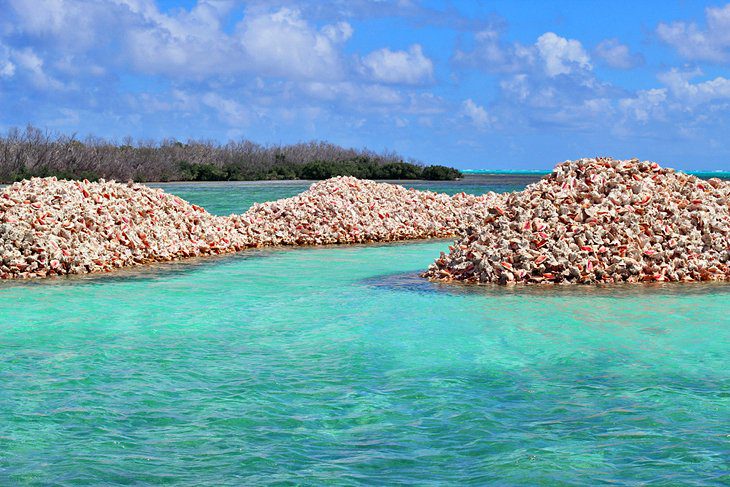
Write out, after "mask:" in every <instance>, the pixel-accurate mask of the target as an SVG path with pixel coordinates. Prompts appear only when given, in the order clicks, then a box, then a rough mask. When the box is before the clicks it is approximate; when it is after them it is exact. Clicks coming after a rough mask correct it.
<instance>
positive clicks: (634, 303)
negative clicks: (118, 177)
mask: <svg viewBox="0 0 730 487" xmlns="http://www.w3.org/2000/svg"><path fill="white" fill-rule="evenodd" d="M192 186H194V187H186V186H185V185H181V186H177V187H176V188H175V189H176V191H175V192H176V193H178V194H181V195H182V193H183V192H184V191H188V194H186V195H185V197H187V198H188V199H190V200H191V201H193V202H194V203H197V204H200V205H203V206H205V207H206V208H210V207H211V206H214V207H215V208H216V209H215V211H216V212H218V213H230V212H233V211H240V210H239V208H241V207H243V206H244V205H247V204H250V203H249V201H253V200H256V199H259V198H260V199H269V198H268V196H269V195H273V194H274V193H275V192H276V191H282V188H281V187H278V186H277V187H276V189H271V190H267V189H266V184H261V183H260V184H259V185H253V186H254V189H253V190H251V189H250V188H248V189H247V188H241V187H240V186H239V185H232V186H230V187H229V186H226V187H222V188H218V187H213V188H209V189H206V190H205V191H201V190H200V189H196V188H198V186H195V185H192ZM178 189H179V190H180V191H177V190H178ZM454 189H456V188H454ZM169 190H170V191H172V190H173V189H172V188H170V189H169ZM249 190H251V191H254V190H255V191H259V193H257V194H256V195H255V196H252V195H251V194H248V193H246V191H249ZM269 191H270V192H269ZM226 202H229V203H226ZM216 205H218V206H216ZM447 245H448V242H444V241H439V242H426V243H424V242H419V243H409V244H394V245H380V246H353V247H326V248H307V249H297V250H268V251H252V252H248V253H241V254H238V255H235V256H228V257H222V258H209V259H199V260H195V261H190V262H186V263H177V264H170V265H158V266H154V267H150V268H146V269H142V270H133V271H124V272H121V273H118V274H115V275H113V276H96V277H86V278H73V279H58V280H51V281H43V282H31V283H2V284H0V310H1V311H0V313H1V314H0V353H1V354H2V365H1V366H0V387H1V389H0V485H16V484H38V485H45V484H61V485H64V484H66V485H77V484H109V483H170V484H184V485H250V484H275V483H289V484H306V485H320V484H338V485H339V484H380V485H393V484H419V485H422V484H432V485H437V484H438V485H443V484H472V485H483V484H496V485H514V484H522V485H535V484H543V485H564V484H576V485H578V484H580V485H586V484H589V485H593V484H600V483H605V484H609V483H616V484H622V485H625V484H635V485H638V484H642V485H643V484H645V483H651V484H652V485H727V484H728V483H729V482H730V472H729V467H728V454H729V451H730V427H729V426H728V424H729V423H730V422H729V421H728V418H730V359H729V358H728V357H729V356H730V353H729V352H730V286H725V285H686V286H684V285H665V286H639V287H634V286H631V287H604V288H592V287H591V288H588V287H581V288H573V287H557V288H510V289H505V288H496V287H487V286H485V287H467V286H450V285H440V284H433V283H429V282H427V281H424V280H421V279H420V278H418V277H417V272H418V271H419V270H421V269H423V268H425V267H426V266H427V265H428V264H429V263H430V262H431V261H432V260H433V258H434V257H435V256H436V255H438V252H439V251H441V250H445V248H446V247H447Z"/></svg>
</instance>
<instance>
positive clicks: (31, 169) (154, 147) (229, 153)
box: [0, 126, 462, 183]
mask: <svg viewBox="0 0 730 487" xmlns="http://www.w3.org/2000/svg"><path fill="white" fill-rule="evenodd" d="M35 176H38V177H46V176H56V177H58V178H63V179H89V180H97V179H100V178H104V179H115V180H117V181H128V180H133V181H138V182H153V181H253V180H270V179H326V178H329V177H333V176H356V177H359V178H366V179H430V180H453V179H458V178H460V177H461V176H462V175H461V173H460V172H459V171H458V170H456V169H454V168H451V167H447V166H441V165H431V166H425V165H423V164H421V163H419V162H418V161H414V160H409V161H404V159H403V158H402V157H401V156H400V155H399V154H397V153H395V152H380V153H377V152H373V151H370V150H367V149H350V148H344V147H340V146H338V145H335V144H331V143H328V142H322V141H312V142H304V143H298V144H291V145H261V144H257V143H255V142H251V141H249V140H240V141H230V142H227V143H225V144H219V143H217V142H214V141H204V140H189V141H187V142H185V143H183V142H179V141H176V140H173V139H165V140H161V141H153V140H137V141H135V140H133V139H132V138H131V137H127V138H125V139H124V140H123V141H122V142H121V143H118V142H115V141H111V140H108V139H104V138H100V137H86V138H84V139H78V138H76V136H68V135H63V134H53V133H50V132H47V131H42V130H40V129H38V128H36V127H33V126H28V127H26V128H25V129H24V130H21V129H17V128H14V129H10V130H8V131H7V132H6V133H5V134H3V135H0V181H1V182H5V183H8V182H13V181H19V180H21V179H27V178H30V177H35Z"/></svg>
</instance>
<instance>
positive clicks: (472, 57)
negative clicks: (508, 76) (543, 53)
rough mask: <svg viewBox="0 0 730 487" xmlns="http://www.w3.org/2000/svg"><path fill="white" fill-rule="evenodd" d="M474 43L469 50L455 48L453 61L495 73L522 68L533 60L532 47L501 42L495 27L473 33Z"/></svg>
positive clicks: (511, 71) (509, 71) (533, 50)
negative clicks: (472, 47)
mask: <svg viewBox="0 0 730 487" xmlns="http://www.w3.org/2000/svg"><path fill="white" fill-rule="evenodd" d="M474 44H475V45H474V49H472V50H471V51H462V50H460V49H457V50H456V52H455V53H454V61H456V62H457V63H458V64H464V65H468V66H472V67H475V68H480V69H484V70H486V71H490V72H496V73H513V72H516V71H520V70H524V69H525V68H526V67H528V66H529V65H531V64H532V63H533V62H534V58H535V49H534V47H532V46H524V45H522V44H520V43H519V42H515V43H511V44H510V43H505V42H502V41H501V39H500V32H499V31H498V30H495V29H487V30H482V31H480V32H477V33H476V34H475V35H474Z"/></svg>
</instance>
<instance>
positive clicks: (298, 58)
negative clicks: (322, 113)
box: [239, 8, 353, 78]
mask: <svg viewBox="0 0 730 487" xmlns="http://www.w3.org/2000/svg"><path fill="white" fill-rule="evenodd" d="M239 29H240V31H241V44H242V45H243V47H244V49H245V51H246V53H247V55H248V57H249V58H250V59H251V61H252V62H253V63H255V65H256V66H257V68H258V71H259V72H264V73H265V74H269V75H274V76H294V77H301V78H318V77H319V78H321V77H324V78H338V77H340V76H341V75H342V70H343V68H342V65H341V58H340V52H339V44H341V43H343V42H345V41H346V40H347V39H349V38H350V36H351V35H352V32H353V30H352V27H351V26H350V24H348V23H346V22H340V23H337V24H333V25H326V26H324V27H323V28H322V29H320V30H316V29H314V28H313V27H312V26H311V25H310V24H309V23H307V22H306V21H305V20H304V19H303V18H302V16H301V13H300V12H299V11H298V10H293V9H289V8H282V9H280V10H278V11H276V12H274V13H265V14H258V15H254V14H252V15H247V16H246V17H244V19H243V22H242V23H241V25H240V26H239Z"/></svg>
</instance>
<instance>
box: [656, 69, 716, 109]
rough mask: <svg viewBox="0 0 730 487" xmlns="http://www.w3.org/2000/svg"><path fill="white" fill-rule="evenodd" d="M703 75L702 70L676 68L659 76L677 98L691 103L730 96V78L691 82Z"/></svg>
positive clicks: (696, 103) (695, 103)
mask: <svg viewBox="0 0 730 487" xmlns="http://www.w3.org/2000/svg"><path fill="white" fill-rule="evenodd" d="M700 75H702V71H700V70H699V69H695V70H693V71H680V70H678V69H676V68H673V69H671V70H669V71H668V72H666V73H662V74H660V75H659V76H658V78H659V81H661V82H662V83H664V84H665V85H666V86H667V88H669V91H670V92H671V93H672V95H674V96H675V97H676V98H677V99H679V100H681V101H683V102H685V103H687V104H689V105H698V104H700V103H706V102H709V101H712V100H718V99H728V98H730V79H727V78H723V77H722V76H718V77H717V78H715V79H711V80H708V81H703V82H700V83H691V82H690V80H691V79H692V78H695V77H697V76H700Z"/></svg>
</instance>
